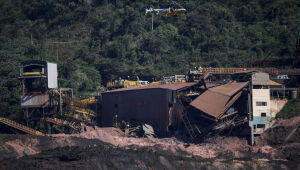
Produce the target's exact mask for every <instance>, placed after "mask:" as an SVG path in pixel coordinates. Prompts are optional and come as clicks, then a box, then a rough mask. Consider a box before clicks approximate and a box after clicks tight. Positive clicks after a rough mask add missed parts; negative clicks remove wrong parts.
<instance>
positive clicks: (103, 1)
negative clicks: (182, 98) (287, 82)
mask: <svg viewBox="0 0 300 170" xmlns="http://www.w3.org/2000/svg"><path fill="white" fill-rule="evenodd" d="M170 2H171V1H167V0H149V1H144V0H139V1H136V0H130V1H129V0H123V1H118V0H113V1H112V0H47V1H40V0H14V1H11V0H1V1H0V11H1V16H0V25H1V26H0V60H1V67H0V73H1V75H0V76H1V79H0V102H1V103H0V110H1V113H0V114H1V115H0V116H3V115H4V116H7V117H10V118H14V114H12V113H16V112H18V111H19V109H20V108H19V107H18V106H19V105H20V101H19V100H20V98H19V82H18V78H17V77H18V74H19V64H20V62H22V61H26V60H32V59H37V60H48V61H54V62H57V63H58V66H59V86H60V87H71V88H74V90H75V92H76V94H77V95H88V94H92V93H94V92H95V91H97V89H99V87H100V86H101V85H104V84H105V83H106V82H107V81H109V80H113V79H117V78H119V77H122V78H127V77H128V76H130V77H131V78H134V77H136V76H139V78H140V79H143V80H149V81H151V80H153V78H157V79H159V78H161V77H162V76H166V75H172V74H185V73H186V72H187V71H188V70H189V69H191V68H194V67H195V66H202V67H204V66H206V67H243V66H245V65H246V64H247V63H251V62H255V61H262V62H263V61H267V60H272V59H292V58H295V57H297V56H296V55H295V41H296V38H297V37H298V33H299V31H300V27H299V26H300V19H299V18H300V1H299V0H244V1H240V0H227V1H220V0H215V1H210V0H187V1H178V3H179V4H181V5H182V6H184V7H185V8H186V9H187V12H186V13H185V14H180V15H177V16H164V15H161V14H160V15H155V16H154V29H153V30H152V29H151V15H145V8H147V7H155V8H160V7H163V6H164V5H167V4H169V3H170Z"/></svg>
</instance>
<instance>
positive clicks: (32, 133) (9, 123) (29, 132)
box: [0, 117, 44, 135]
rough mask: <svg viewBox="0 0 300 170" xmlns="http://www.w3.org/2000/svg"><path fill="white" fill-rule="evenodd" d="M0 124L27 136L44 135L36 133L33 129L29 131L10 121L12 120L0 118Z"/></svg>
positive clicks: (25, 127) (27, 128)
mask: <svg viewBox="0 0 300 170" xmlns="http://www.w3.org/2000/svg"><path fill="white" fill-rule="evenodd" d="M0 122H1V123H3V124H6V125H8V126H10V127H13V128H15V129H18V130H20V131H23V132H25V133H28V134H31V135H44V134H43V133H42V132H40V131H37V130H34V129H31V128H29V127H27V126H24V125H21V124H19V123H17V122H15V121H12V120H9V119H6V118H4V117H0Z"/></svg>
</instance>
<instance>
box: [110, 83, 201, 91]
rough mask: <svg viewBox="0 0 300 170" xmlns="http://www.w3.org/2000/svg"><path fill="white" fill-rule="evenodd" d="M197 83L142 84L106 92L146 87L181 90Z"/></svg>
mask: <svg viewBox="0 0 300 170" xmlns="http://www.w3.org/2000/svg"><path fill="white" fill-rule="evenodd" d="M196 84H197V83H195V82H193V83H173V84H162V85H149V86H140V87H129V88H121V89H115V90H111V91H107V92H105V93H111V92H121V91H129V90H144V89H169V90H175V91H177V90H180V89H184V88H188V87H191V86H194V85H196Z"/></svg>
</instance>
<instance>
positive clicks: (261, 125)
mask: <svg viewBox="0 0 300 170" xmlns="http://www.w3.org/2000/svg"><path fill="white" fill-rule="evenodd" d="M265 127H266V125H265V124H257V128H265Z"/></svg>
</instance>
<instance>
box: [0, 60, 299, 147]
mask: <svg viewBox="0 0 300 170" xmlns="http://www.w3.org/2000/svg"><path fill="white" fill-rule="evenodd" d="M57 75H58V73H57V64H56V63H53V62H48V61H36V60H35V61H27V62H23V63H21V66H20V77H19V80H20V83H21V87H22V88H21V107H22V114H21V117H22V118H21V119H22V120H23V121H22V124H19V123H16V122H13V121H11V120H8V119H5V118H0V122H1V123H4V124H6V125H8V126H9V127H12V128H15V129H18V130H20V131H23V132H25V133H29V134H32V135H43V134H52V133H68V134H72V133H80V132H83V131H85V128H86V127H87V126H91V127H94V126H99V127H117V128H121V129H122V130H124V132H127V133H129V132H134V136H139V135H138V131H140V130H141V129H140V128H138V127H142V126H140V125H143V127H144V125H146V126H147V127H151V129H152V133H153V134H155V136H157V137H166V136H177V137H178V136H180V137H181V138H184V139H187V140H189V141H192V142H199V141H201V140H203V139H205V138H207V137H209V136H212V135H218V134H224V133H226V134H231V133H234V134H237V135H238V136H244V137H246V138H248V139H249V143H250V144H254V142H255V136H259V135H260V134H261V133H262V132H263V131H265V130H266V129H268V128H269V127H270V126H272V124H273V123H274V118H275V115H276V113H277V112H278V111H279V110H280V108H278V107H277V105H278V101H279V102H280V101H282V102H286V100H285V98H287V97H292V98H296V97H297V92H298V89H296V88H285V86H284V85H283V84H280V83H276V82H274V81H272V80H271V79H270V75H271V76H272V77H274V76H275V77H276V76H277V77H278V75H289V76H299V75H300V70H299V69H291V70H278V69H274V68H199V69H197V70H194V71H190V72H189V74H188V75H187V76H185V75H175V76H170V77H165V78H164V79H163V80H160V81H157V82H152V83H149V82H146V81H128V80H120V81H118V82H117V81H114V82H111V83H110V84H109V85H110V90H108V91H105V92H103V93H102V94H101V97H100V96H93V97H91V98H88V99H84V100H78V99H76V98H74V96H73V90H72V89H71V88H60V87H58V80H57ZM275 101H276V102H275ZM283 105H284V104H283ZM283 105H282V106H283ZM274 108H278V109H274ZM281 108H282V107H281ZM132 134H133V133H131V134H130V135H132ZM142 136H143V135H142Z"/></svg>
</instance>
